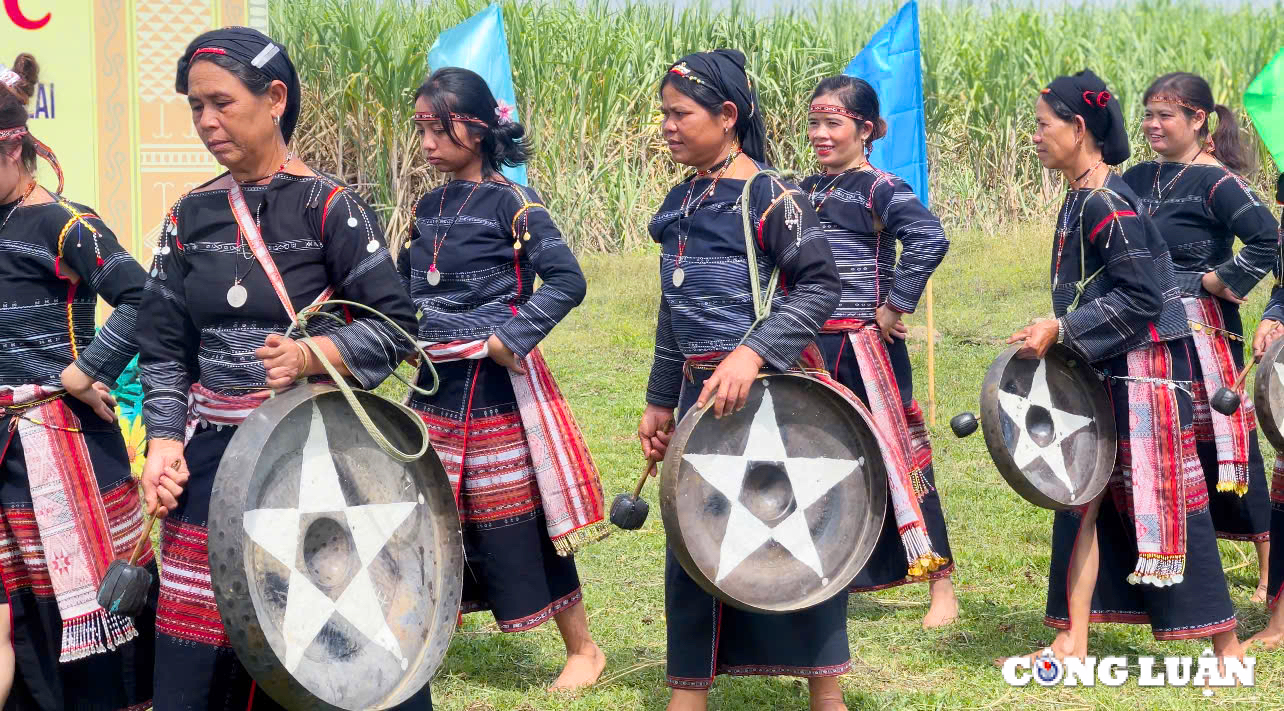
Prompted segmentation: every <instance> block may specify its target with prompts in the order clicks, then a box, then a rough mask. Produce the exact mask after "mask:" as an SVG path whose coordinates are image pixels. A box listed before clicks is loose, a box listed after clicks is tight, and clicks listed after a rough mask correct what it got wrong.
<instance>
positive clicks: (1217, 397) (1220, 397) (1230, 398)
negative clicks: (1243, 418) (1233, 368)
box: [1208, 360, 1257, 417]
mask: <svg viewBox="0 0 1284 711" xmlns="http://www.w3.org/2000/svg"><path fill="white" fill-rule="evenodd" d="M1255 365H1257V361H1255V360H1253V361H1249V363H1248V365H1246V366H1244V369H1243V370H1241V371H1239V377H1238V378H1235V384H1234V385H1232V386H1230V387H1229V388H1228V387H1226V386H1224V385H1223V386H1222V387H1220V388H1217V392H1215V393H1213V396H1212V397H1211V398H1210V399H1209V400H1208V404H1209V406H1210V407H1212V408H1213V409H1214V410H1216V411H1218V412H1220V413H1222V414H1223V415H1226V416H1228V417H1229V416H1230V415H1233V414H1235V411H1236V410H1238V409H1239V402H1240V396H1239V391H1240V388H1242V387H1244V379H1245V378H1247V377H1248V371H1250V370H1252V369H1253V366H1255Z"/></svg>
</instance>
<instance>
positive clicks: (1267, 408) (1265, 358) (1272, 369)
mask: <svg viewBox="0 0 1284 711" xmlns="http://www.w3.org/2000/svg"><path fill="white" fill-rule="evenodd" d="M1243 406H1244V405H1240V407H1243ZM1253 407H1254V408H1255V409H1256V410H1257V421H1258V422H1259V423H1260V424H1261V425H1262V434H1264V435H1266V440H1267V441H1268V442H1270V443H1271V446H1272V447H1274V448H1275V450H1276V451H1277V452H1279V451H1284V338H1279V339H1276V340H1275V341H1274V342H1272V343H1271V344H1270V345H1269V346H1267V347H1266V351H1265V352H1264V353H1262V360H1261V362H1259V363H1258V364H1257V373H1256V374H1255V375H1254V376H1253ZM1218 416H1219V415H1216V414H1215V415H1214V417H1218Z"/></svg>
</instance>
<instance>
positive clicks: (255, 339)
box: [139, 27, 431, 711]
mask: <svg viewBox="0 0 1284 711" xmlns="http://www.w3.org/2000/svg"><path fill="white" fill-rule="evenodd" d="M176 84H177V89H178V91H179V92H180V93H183V94H186V95H187V102H188V104H189V105H190V106H191V109H192V124H193V126H194V128H195V130H196V133H197V134H198V135H199V136H200V138H201V141H202V142H203V143H204V144H205V147H206V148H208V149H209V151H210V153H212V154H213V155H214V158H215V159H216V160H218V162H219V163H221V164H222V165H223V166H225V167H226V168H227V169H228V172H227V173H224V174H223V175H221V176H219V177H218V178H216V179H214V180H212V181H210V182H209V183H206V184H205V185H202V186H200V187H198V188H196V189H195V190H193V191H191V192H190V193H188V194H186V195H184V196H183V197H181V198H179V200H178V202H177V203H175V204H174V206H173V207H172V208H171V209H170V211H169V213H168V214H167V215H166V216H165V223H164V228H163V229H162V230H161V236H160V240H159V242H158V244H157V249H156V259H155V261H154V262H153V265H152V272H151V279H150V280H149V281H148V282H147V290H148V295H147V299H146V300H145V301H144V304H143V320H144V322H145V323H146V324H147V328H145V329H142V330H141V331H140V335H139V340H140V346H141V349H140V351H141V352H140V356H139V366H140V367H139V372H140V376H141V380H142V384H143V391H144V405H143V417H144V418H145V421H146V423H147V437H148V449H147V463H146V465H145V466H144V470H143V488H144V492H145V493H146V497H147V505H148V510H149V511H155V512H156V514H157V515H158V516H165V517H166V518H165V525H164V531H163V533H162V535H161V595H160V611H159V613H158V621H157V631H158V635H157V637H158V644H157V647H158V651H159V653H158V654H157V666H156V679H157V684H156V707H155V708H156V711H175V710H176V709H192V710H194V711H195V710H200V709H210V710H211V711H212V710H214V709H219V710H220V711H223V710H225V709H250V708H253V709H255V711H259V710H260V709H278V708H280V706H278V705H277V704H276V703H275V702H273V700H272V699H271V698H270V697H268V696H267V695H265V694H263V693H262V690H261V689H259V688H258V687H257V685H256V684H255V683H254V680H253V679H251V678H250V676H249V674H248V672H247V671H246V669H245V667H244V666H243V665H242V664H241V662H240V661H239V660H238V659H237V657H236V654H235V652H234V651H233V650H232V648H231V644H230V642H229V640H228V636H227V633H226V632H225V630H224V628H223V623H222V618H221V617H220V615H219V611H218V607H217V605H216V604H215V600H214V593H213V589H212V587H211V583H210V562H209V548H208V545H207V537H208V535H209V534H208V531H209V529H208V525H209V524H208V520H209V507H210V496H211V490H212V489H213V486H214V475H215V473H216V472H217V471H218V468H219V461H220V459H221V458H222V456H223V453H224V451H226V449H227V447H228V444H229V443H230V441H231V439H232V436H233V434H234V433H235V432H236V429H237V426H239V425H240V423H241V422H243V421H244V420H245V418H246V417H248V416H249V415H250V413H251V412H252V411H253V410H254V409H255V408H256V407H258V405H260V404H261V403H262V402H263V401H265V400H266V399H267V398H268V397H269V396H270V395H271V393H272V391H279V390H284V389H286V388H290V387H293V385H294V383H295V382H296V380H298V379H300V378H306V377H309V376H316V375H320V374H322V373H324V372H325V370H324V368H323V366H322V364H321V363H320V362H319V359H318V358H317V357H316V356H315V355H313V353H312V351H311V349H310V348H308V347H307V346H306V345H305V344H304V343H302V342H301V341H296V340H292V339H289V338H285V337H284V335H283V334H284V332H285V330H286V328H287V327H288V326H289V325H290V323H291V321H292V320H293V315H294V313H295V312H296V311H297V310H299V309H303V308H305V307H307V306H308V305H309V304H311V303H313V302H315V301H319V300H324V299H325V298H329V297H328V295H329V294H334V295H335V297H336V298H341V299H347V300H350V301H355V302H357V303H361V304H365V305H367V306H369V307H371V308H373V309H376V310H378V311H379V312H381V313H383V314H385V315H387V316H388V317H389V318H390V319H392V320H393V321H394V322H396V323H397V324H398V325H399V326H401V327H402V328H403V329H406V330H410V329H413V328H414V325H415V311H414V307H413V306H412V305H411V303H410V299H409V298H407V296H406V294H405V292H404V291H403V290H402V289H401V285H400V283H399V282H398V281H397V272H396V270H395V268H394V267H393V265H392V259H391V257H389V255H388V250H387V249H385V248H384V245H383V242H382V241H381V240H382V237H383V234H382V231H381V229H380V227H379V224H378V222H377V221H376V220H375V218H374V214H373V213H372V212H371V210H370V209H369V208H368V207H367V206H366V204H365V202H364V201H362V200H361V199H360V198H358V197H357V196H356V195H355V194H354V193H353V192H352V190H350V189H348V188H347V187H346V186H344V185H342V184H340V183H337V182H335V181H334V180H332V179H330V178H327V177H324V176H321V175H318V174H317V173H315V172H313V171H312V170H311V169H310V168H308V166H307V165H305V164H304V163H303V161H302V160H299V159H298V158H296V157H295V156H294V154H293V153H292V152H291V151H290V149H289V147H288V146H289V141H290V137H291V134H292V133H293V132H294V127H295V123H296V122H297V120H298V117H299V80H298V76H297V75H296V74H295V71H294V65H293V64H291V63H290V60H289V57H288V55H287V54H286V51H285V48H283V47H281V45H279V44H277V43H276V42H273V41H272V40H271V39H269V38H268V37H267V36H265V35H263V34H262V33H260V32H257V31H255V30H251V29H246V28H243V27H230V28H225V29H221V30H215V31H213V32H207V33H205V34H203V35H201V36H199V37H197V38H196V39H195V40H193V41H192V43H191V44H190V45H188V47H187V51H186V52H185V53H184V55H183V57H182V59H181V60H180V61H179V64H178V78H177V82H176ZM233 206H236V208H237V209H235V211H234V208H233ZM260 240H261V242H260ZM251 242H253V243H254V244H255V245H257V246H255V247H253V248H252V247H251ZM260 247H261V249H260ZM256 252H259V253H263V252H266V253H267V255H269V256H270V260H269V259H264V261H263V262H260V261H259V257H257V256H256V254H255V253H256ZM267 265H275V267H276V269H274V270H273V271H272V272H271V273H270V274H271V276H269V272H267V270H266V269H265V267H266V266H267ZM352 317H353V318H352V321H351V323H346V324H345V323H344V319H343V318H342V317H340V318H336V319H329V318H325V319H317V320H316V321H314V322H313V328H312V332H313V334H315V335H314V337H313V338H312V339H311V340H312V342H313V343H315V344H316V345H317V346H318V347H319V348H320V349H321V351H322V352H323V353H324V355H325V358H326V360H328V361H329V362H330V363H331V364H332V365H333V366H334V367H335V368H336V369H338V371H339V372H340V373H341V374H343V375H346V376H349V377H351V378H352V379H354V380H356V381H357V382H358V383H360V385H361V387H363V388H366V389H371V388H374V387H375V386H377V385H378V384H379V383H380V382H382V381H383V379H384V378H386V377H387V376H388V375H389V374H390V373H391V372H392V370H393V369H394V368H395V367H396V366H397V364H398V363H400V362H401V360H402V359H403V358H404V357H405V355H406V354H407V352H408V351H409V350H410V344H408V343H404V342H403V339H402V338H401V337H400V336H399V335H398V334H397V333H396V332H395V330H394V329H392V328H391V327H389V326H388V325H387V324H386V323H384V322H383V321H382V320H379V319H376V318H374V317H371V316H367V315H365V312H362V311H354V312H353V314H352ZM189 402H190V409H189ZM171 467H176V471H177V473H175V469H171ZM189 467H190V474H189ZM430 707H431V704H430V701H429V699H428V689H427V687H425V688H424V689H423V691H421V692H420V693H419V694H417V695H416V696H414V697H412V698H411V699H410V700H409V701H407V702H406V703H405V704H403V705H402V706H400V707H399V708H406V709H410V708H413V709H426V708H430Z"/></svg>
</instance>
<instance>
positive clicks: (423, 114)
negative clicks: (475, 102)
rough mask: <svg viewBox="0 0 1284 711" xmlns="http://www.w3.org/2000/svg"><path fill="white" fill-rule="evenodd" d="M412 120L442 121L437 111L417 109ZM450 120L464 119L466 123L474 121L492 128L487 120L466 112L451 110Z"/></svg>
mask: <svg viewBox="0 0 1284 711" xmlns="http://www.w3.org/2000/svg"><path fill="white" fill-rule="evenodd" d="M412 120H413V121H415V122H419V121H440V120H441V116H439V115H437V114H435V113H432V112H430V111H416V112H415V115H414V117H413V119H412ZM450 120H451V121H463V122H464V123H474V124H477V125H478V126H485V127H487V128H490V124H488V123H486V122H485V121H483V120H481V119H479V118H477V117H476V116H465V115H464V114H457V113H454V112H453V111H452V112H451V114H450Z"/></svg>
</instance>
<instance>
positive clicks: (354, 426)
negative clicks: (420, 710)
mask: <svg viewBox="0 0 1284 711" xmlns="http://www.w3.org/2000/svg"><path fill="white" fill-rule="evenodd" d="M357 396H358V397H359V398H360V401H361V403H362V404H363V405H364V406H365V407H366V409H367V411H368V412H369V414H370V416H371V418H372V419H373V420H374V422H375V425H376V426H378V427H379V428H380V429H381V431H382V432H383V433H384V434H385V435H386V436H387V437H388V439H389V440H390V441H391V442H392V444H393V445H394V446H396V447H398V448H400V449H402V450H403V451H415V450H416V449H417V448H418V447H419V446H420V444H421V443H420V441H419V433H418V432H417V431H416V430H414V429H413V428H412V427H411V426H409V423H408V422H407V420H406V419H405V418H406V417H407V414H406V413H405V411H403V410H402V409H400V408H399V407H398V406H397V405H394V404H393V403H391V402H388V401H386V400H383V399H382V398H379V397H377V396H375V395H372V394H369V393H364V392H358V395H357ZM209 555H210V569H211V578H212V581H213V586H214V597H215V599H216V601H217V602H218V607H219V613H220V614H221V615H222V618H223V625H224V626H225V628H226V629H227V634H228V636H229V637H230V638H231V641H232V646H233V647H234V648H235V649H236V654H237V657H239V658H240V660H241V663H242V664H244V665H245V667H246V669H247V670H249V672H250V674H251V675H252V676H253V677H254V679H255V680H256V681H257V682H258V684H259V686H261V687H262V688H263V690H264V691H266V692H267V693H268V694H269V695H270V696H271V697H272V698H273V699H274V700H275V701H276V702H277V703H279V704H281V705H282V706H285V707H286V708H287V709H292V710H296V709H297V710H299V711H302V710H303V709H351V710H355V709H385V708H388V707H391V706H394V705H396V704H398V703H400V702H402V701H405V700H406V699H408V698H409V697H410V696H412V695H413V694H415V693H416V692H418V691H419V690H420V689H422V688H423V686H424V685H425V684H427V683H428V681H429V680H430V679H431V678H432V676H433V674H434V673H435V672H436V670H437V667H438V666H439V665H440V664H441V661H442V659H443V657H444V656H445V653H446V647H447V645H448V644H449V642H450V636H451V634H452V633H453V632H454V629H455V622H456V619H457V615H458V612H459V601H460V596H461V593H462V589H463V581H462V571H463V564H464V563H463V545H462V538H461V536H460V531H459V515H458V512H457V510H456V508H455V501H454V496H453V493H452V491H451V488H450V485H449V484H448V483H447V479H446V474H445V471H444V470H443V469H442V466H441V462H440V461H439V460H438V459H437V456H436V454H435V453H434V452H433V451H432V450H431V449H429V450H428V453H427V454H425V455H424V456H423V457H422V458H420V459H418V460H416V461H414V462H411V463H409V464H402V463H400V462H397V461H396V460H394V459H392V458H391V457H389V456H388V455H387V454H385V453H384V452H383V450H381V449H380V448H379V447H378V446H377V445H376V444H375V442H374V440H373V439H371V437H370V435H369V434H367V432H366V430H365V428H364V427H362V425H361V424H360V422H358V420H357V418H356V416H355V415H354V414H353V412H352V409H351V408H350V407H349V405H348V404H347V402H346V401H345V400H344V398H343V396H342V395H341V394H340V393H339V392H338V390H336V389H335V388H334V387H331V386H327V385H303V386H299V387H296V388H294V389H292V390H290V391H288V392H286V393H284V394H281V395H278V396H276V397H274V398H272V399H270V400H268V401H267V402H265V403H264V404H263V405H262V406H260V407H259V408H258V409H257V410H255V411H254V413H253V414H251V415H250V417H249V418H248V419H246V421H245V423H244V424H242V425H241V426H240V427H239V428H238V430H237V432H236V434H235V435H233V437H232V440H231V442H230V443H229V445H228V447H227V452H226V453H225V454H224V456H223V460H222V462H221V463H220V464H219V469H218V475H217V478H216V480H215V484H214V490H213V494H212V498H211V501H210V522H209ZM175 673H181V670H176V672H175Z"/></svg>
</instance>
